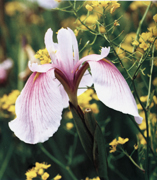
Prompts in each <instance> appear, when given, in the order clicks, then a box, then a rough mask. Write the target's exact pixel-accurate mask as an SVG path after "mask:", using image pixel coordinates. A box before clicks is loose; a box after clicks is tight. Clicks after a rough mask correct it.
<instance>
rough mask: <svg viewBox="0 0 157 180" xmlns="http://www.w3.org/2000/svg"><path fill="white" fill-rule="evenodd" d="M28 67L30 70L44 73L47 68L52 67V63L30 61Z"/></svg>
mask: <svg viewBox="0 0 157 180" xmlns="http://www.w3.org/2000/svg"><path fill="white" fill-rule="evenodd" d="M28 67H29V69H30V70H31V71H32V72H39V73H44V72H47V71H48V70H50V69H52V68H53V67H54V65H53V64H42V65H40V64H38V63H31V61H29V62H28Z"/></svg>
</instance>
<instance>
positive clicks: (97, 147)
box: [93, 124, 108, 180]
mask: <svg viewBox="0 0 157 180" xmlns="http://www.w3.org/2000/svg"><path fill="white" fill-rule="evenodd" d="M93 158H94V163H95V166H96V168H97V172H98V174H99V177H100V179H101V180H108V175H107V154H106V147H105V141H104V137H103V134H102V132H101V129H100V127H99V125H98V124H97V125H96V129H95V132H94V145H93Z"/></svg>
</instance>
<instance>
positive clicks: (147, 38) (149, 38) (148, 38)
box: [132, 14, 157, 51]
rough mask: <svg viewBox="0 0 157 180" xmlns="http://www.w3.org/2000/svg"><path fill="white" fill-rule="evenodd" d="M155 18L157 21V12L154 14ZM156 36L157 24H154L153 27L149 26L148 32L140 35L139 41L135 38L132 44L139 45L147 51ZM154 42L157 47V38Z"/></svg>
mask: <svg viewBox="0 0 157 180" xmlns="http://www.w3.org/2000/svg"><path fill="white" fill-rule="evenodd" d="M153 19H154V21H155V22H157V14H156V15H154V16H153ZM155 37H157V26H156V25H153V26H152V27H150V28H148V32H143V33H142V34H141V35H140V38H139V42H138V41H137V40H135V41H133V43H132V45H135V46H139V47H140V48H141V49H143V50H144V51H146V50H147V49H148V48H149V46H150V43H153V42H154V40H155ZM154 44H155V46H156V49H157V40H156V41H155V43H154Z"/></svg>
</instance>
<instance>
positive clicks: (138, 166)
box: [120, 148, 145, 172]
mask: <svg viewBox="0 0 157 180" xmlns="http://www.w3.org/2000/svg"><path fill="white" fill-rule="evenodd" d="M120 149H121V150H122V151H123V153H124V154H125V155H126V156H127V157H128V158H129V159H130V160H131V162H132V163H133V164H134V165H135V166H136V167H137V168H138V169H140V170H141V171H143V172H145V170H144V169H142V168H141V167H140V166H139V165H138V164H137V163H136V162H135V161H134V160H133V158H132V157H131V156H129V154H128V153H127V152H126V151H124V149H122V148H120Z"/></svg>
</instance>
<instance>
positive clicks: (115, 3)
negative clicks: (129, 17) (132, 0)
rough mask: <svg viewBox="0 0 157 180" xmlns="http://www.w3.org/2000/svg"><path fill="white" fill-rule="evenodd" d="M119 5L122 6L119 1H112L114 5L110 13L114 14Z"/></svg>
mask: <svg viewBox="0 0 157 180" xmlns="http://www.w3.org/2000/svg"><path fill="white" fill-rule="evenodd" d="M119 7H120V4H119V3H117V2H115V1H112V6H111V9H110V13H111V14H112V13H113V12H114V11H115V10H116V9H117V8H119Z"/></svg>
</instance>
